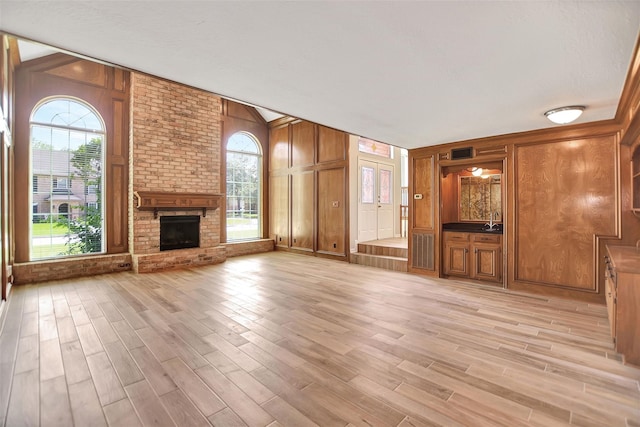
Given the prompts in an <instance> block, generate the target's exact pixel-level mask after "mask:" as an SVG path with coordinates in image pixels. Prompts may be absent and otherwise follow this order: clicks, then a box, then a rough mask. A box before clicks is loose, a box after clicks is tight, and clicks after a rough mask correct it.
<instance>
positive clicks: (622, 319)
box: [605, 246, 640, 366]
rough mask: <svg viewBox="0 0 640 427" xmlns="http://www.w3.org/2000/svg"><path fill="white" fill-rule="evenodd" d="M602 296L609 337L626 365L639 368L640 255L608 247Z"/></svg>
mask: <svg viewBox="0 0 640 427" xmlns="http://www.w3.org/2000/svg"><path fill="white" fill-rule="evenodd" d="M605 292H606V300H607V311H608V314H609V324H610V326H611V336H612V338H613V342H614V343H615V349H616V351H617V352H618V353H620V354H622V356H623V358H624V362H625V363H630V364H633V365H638V366H640V328H639V327H638V325H640V310H638V307H640V251H639V250H638V249H636V248H635V247H632V246H607V255H606V269H605Z"/></svg>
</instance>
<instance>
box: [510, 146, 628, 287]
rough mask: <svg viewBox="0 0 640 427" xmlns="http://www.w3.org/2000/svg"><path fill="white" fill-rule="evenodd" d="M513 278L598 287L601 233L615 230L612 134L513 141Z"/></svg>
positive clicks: (551, 284)
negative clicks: (515, 143) (536, 141)
mask: <svg viewBox="0 0 640 427" xmlns="http://www.w3.org/2000/svg"><path fill="white" fill-rule="evenodd" d="M514 156H515V157H514V162H515V173H516V176H515V188H514V191H513V193H514V197H515V200H514V202H515V203H514V206H515V209H514V210H515V212H514V215H515V232H514V234H515V236H514V240H515V249H514V250H515V254H514V255H515V259H514V268H515V280H516V281H524V282H527V283H532V284H538V285H547V286H554V287H560V288H566V289H573V290H581V291H588V292H598V286H597V284H598V280H597V278H596V277H595V270H596V269H595V268H594V261H596V260H595V259H594V257H595V256H596V255H597V253H598V248H597V247H595V246H594V245H595V242H596V239H595V237H596V236H597V235H601V236H614V235H616V232H617V208H616V204H617V178H616V170H617V167H616V165H617V161H618V159H617V146H616V138H615V137H614V136H603V137H594V138H584V139H577V140H564V141H556V142H547V143H540V144H535V145H533V144H531V145H522V146H516V148H515V154H514Z"/></svg>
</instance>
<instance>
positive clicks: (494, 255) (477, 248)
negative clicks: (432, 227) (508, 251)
mask: <svg viewBox="0 0 640 427" xmlns="http://www.w3.org/2000/svg"><path fill="white" fill-rule="evenodd" d="M443 241H444V250H443V271H444V274H445V275H446V276H457V277H466V278H469V279H474V280H482V281H488V282H499V283H502V235H501V234H486V233H467V232H455V231H445V232H444V233H443Z"/></svg>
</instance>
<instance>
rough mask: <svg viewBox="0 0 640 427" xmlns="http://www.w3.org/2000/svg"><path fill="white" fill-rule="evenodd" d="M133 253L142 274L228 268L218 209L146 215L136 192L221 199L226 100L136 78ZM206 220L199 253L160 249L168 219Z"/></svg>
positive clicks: (133, 95)
mask: <svg viewBox="0 0 640 427" xmlns="http://www.w3.org/2000/svg"><path fill="white" fill-rule="evenodd" d="M131 114H132V119H131V120H132V122H131V133H132V144H131V155H130V162H131V165H130V170H131V179H130V186H129V194H130V197H129V200H130V203H131V206H130V209H129V212H130V214H129V215H130V218H129V219H130V220H129V226H130V227H131V230H130V232H129V239H130V241H129V248H130V251H131V254H132V262H133V270H134V271H136V272H139V273H143V272H151V271H160V270H167V269H173V268H183V267H189V266H198V265H207V264H215V263H219V262H223V261H224V260H225V259H226V253H225V252H226V250H225V247H224V246H221V245H220V210H219V209H208V210H206V211H201V210H194V209H190V208H188V207H185V209H184V210H182V209H181V207H180V206H181V205H177V206H175V207H174V208H172V209H170V210H163V209H159V210H141V209H139V208H138V207H137V205H135V204H134V200H135V197H134V192H137V193H144V192H154V193H162V194H172V193H175V194H180V193H190V194H194V193H202V194H219V193H220V188H221V186H220V162H221V147H220V144H221V129H220V123H221V99H220V98H219V97H218V96H216V95H213V94H211V93H208V92H204V91H201V90H198V89H195V88H191V87H188V86H183V85H180V84H177V83H173V82H170V81H166V80H162V79H159V78H155V77H152V76H148V75H144V74H138V73H133V76H132V84H131ZM185 215H187V216H193V215H198V216H200V219H199V230H200V235H199V247H194V248H188V249H176V250H163V251H161V250H160V220H161V218H162V217H163V216H185Z"/></svg>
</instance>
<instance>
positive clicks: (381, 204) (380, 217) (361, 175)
mask: <svg viewBox="0 0 640 427" xmlns="http://www.w3.org/2000/svg"><path fill="white" fill-rule="evenodd" d="M393 213H394V209H393V166H392V165H386V164H382V163H375V162H370V161H366V160H360V161H359V162H358V241H359V242H366V241H369V240H379V239H388V238H391V237H393V218H394V215H393Z"/></svg>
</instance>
